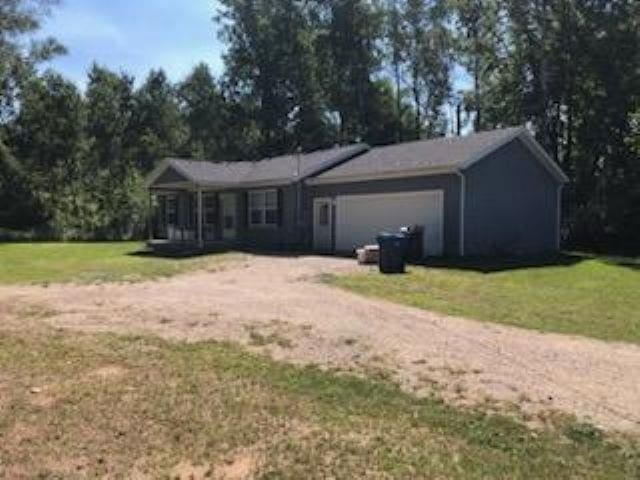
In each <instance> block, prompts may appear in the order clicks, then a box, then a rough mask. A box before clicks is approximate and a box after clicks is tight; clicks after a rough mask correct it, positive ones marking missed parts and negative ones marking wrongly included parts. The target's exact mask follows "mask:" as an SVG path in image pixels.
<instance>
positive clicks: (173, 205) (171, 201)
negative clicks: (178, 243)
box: [165, 195, 178, 225]
mask: <svg viewBox="0 0 640 480" xmlns="http://www.w3.org/2000/svg"><path fill="white" fill-rule="evenodd" d="M165 208H166V212H167V214H166V215H167V216H166V218H167V225H175V224H177V223H178V198H177V197H176V196H175V195H167V196H166V203H165Z"/></svg>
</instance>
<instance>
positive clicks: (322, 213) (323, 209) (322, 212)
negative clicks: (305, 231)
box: [318, 203, 329, 227]
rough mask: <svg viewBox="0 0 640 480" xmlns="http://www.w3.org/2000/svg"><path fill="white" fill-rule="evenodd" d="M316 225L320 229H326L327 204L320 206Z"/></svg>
mask: <svg viewBox="0 0 640 480" xmlns="http://www.w3.org/2000/svg"><path fill="white" fill-rule="evenodd" d="M319 217H320V218H319V219H318V223H319V224H320V226H321V227H326V226H327V225H329V204H328V203H323V204H322V205H320V214H319Z"/></svg>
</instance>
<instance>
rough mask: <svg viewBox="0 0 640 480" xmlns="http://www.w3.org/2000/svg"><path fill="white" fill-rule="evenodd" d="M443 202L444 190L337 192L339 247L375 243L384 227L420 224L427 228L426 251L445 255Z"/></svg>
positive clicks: (393, 228) (343, 249) (395, 228)
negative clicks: (369, 192) (362, 193)
mask: <svg viewBox="0 0 640 480" xmlns="http://www.w3.org/2000/svg"><path fill="white" fill-rule="evenodd" d="M443 203H444V202H443V192H442V190H427V191H417V192H399V193H377V194H369V195H340V196H337V197H336V203H335V249H336V250H337V251H341V252H351V251H353V250H354V249H355V248H357V247H359V246H361V245H366V244H370V243H375V239H376V236H377V235H378V233H379V232H381V231H388V232H397V231H398V229H399V228H400V227H403V226H410V225H420V226H422V227H423V228H424V252H425V253H426V254H427V255H442V248H443V219H444V213H443Z"/></svg>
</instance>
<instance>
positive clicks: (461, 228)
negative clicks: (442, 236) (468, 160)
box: [456, 170, 467, 257]
mask: <svg viewBox="0 0 640 480" xmlns="http://www.w3.org/2000/svg"><path fill="white" fill-rule="evenodd" d="M456 174H457V175H458V177H459V178H460V223H459V235H458V239H459V242H460V245H459V251H458V254H459V255H460V256H461V257H464V254H465V252H464V242H465V239H464V216H465V210H466V208H465V203H466V196H467V191H466V190H467V179H466V177H465V176H464V173H462V172H461V171H460V170H458V171H456Z"/></svg>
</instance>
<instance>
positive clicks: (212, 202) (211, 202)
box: [203, 195, 216, 225]
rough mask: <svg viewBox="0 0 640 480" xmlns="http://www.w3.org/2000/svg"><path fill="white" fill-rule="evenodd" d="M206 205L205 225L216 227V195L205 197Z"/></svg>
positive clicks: (204, 202)
mask: <svg viewBox="0 0 640 480" xmlns="http://www.w3.org/2000/svg"><path fill="white" fill-rule="evenodd" d="M203 204H204V223H205V224H207V225H215V223H216V197H215V196H214V195H205V196H204V198H203Z"/></svg>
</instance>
